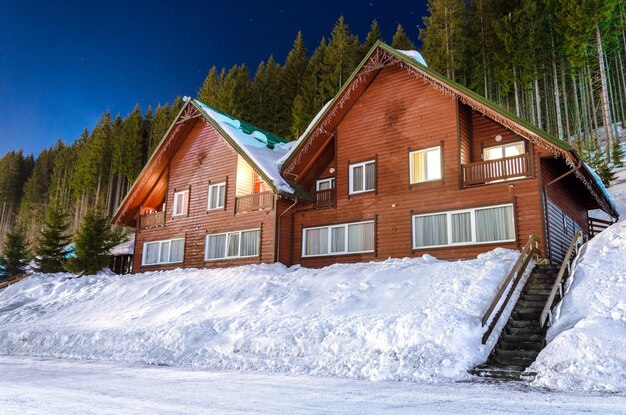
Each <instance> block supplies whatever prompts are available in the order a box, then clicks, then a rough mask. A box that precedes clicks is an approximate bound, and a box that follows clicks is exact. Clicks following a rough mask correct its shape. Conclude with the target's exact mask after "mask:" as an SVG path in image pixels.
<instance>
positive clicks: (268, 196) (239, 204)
mask: <svg viewBox="0 0 626 415" xmlns="http://www.w3.org/2000/svg"><path fill="white" fill-rule="evenodd" d="M273 203H274V193H272V192H261V193H252V194H250V195H245V196H239V197H237V199H236V200H235V213H243V212H253V211H255V210H262V209H269V208H271V207H272V205H273Z"/></svg>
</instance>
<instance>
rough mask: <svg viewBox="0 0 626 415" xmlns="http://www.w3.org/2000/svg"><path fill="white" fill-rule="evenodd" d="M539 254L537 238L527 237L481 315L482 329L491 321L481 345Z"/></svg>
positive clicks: (485, 341) (487, 337)
mask: <svg viewBox="0 0 626 415" xmlns="http://www.w3.org/2000/svg"><path fill="white" fill-rule="evenodd" d="M539 253H540V251H539V238H537V237H536V236H535V235H530V236H529V237H528V242H526V245H524V247H523V248H522V250H521V253H520V256H519V257H518V258H517V261H515V265H513V268H511V271H509V274H508V275H507V276H506V278H505V279H504V282H503V283H502V285H501V286H500V289H499V290H498V292H497V293H496V295H495V297H494V298H493V300H492V301H491V304H489V307H488V308H487V311H485V314H484V315H483V318H482V320H481V322H482V326H483V327H485V325H486V324H487V322H489V320H491V324H489V327H488V328H487V331H486V332H485V334H484V335H483V339H482V343H483V344H485V343H487V340H488V339H489V336H491V333H492V332H493V330H494V329H495V327H496V324H497V323H498V321H499V320H500V317H501V316H502V313H503V312H504V310H505V309H506V307H507V306H508V304H509V301H510V300H511V297H512V296H513V292H514V291H515V288H517V285H518V284H519V282H520V280H521V279H522V276H523V275H524V273H525V272H526V268H527V267H528V264H529V263H530V260H531V259H532V257H533V256H535V258H536V259H537V260H539ZM514 276H515V279H514V280H513V282H512V283H511V280H512V279H513V277H514ZM509 286H510V289H509V290H508V293H507V296H506V298H505V300H504V301H503V302H502V304H501V305H500V308H499V309H498V311H497V312H496V314H495V316H494V317H493V319H492V318H491V316H492V315H493V311H494V310H495V308H496V306H497V305H498V303H499V302H500V299H501V298H502V296H503V295H504V293H505V292H507V288H508V287H509Z"/></svg>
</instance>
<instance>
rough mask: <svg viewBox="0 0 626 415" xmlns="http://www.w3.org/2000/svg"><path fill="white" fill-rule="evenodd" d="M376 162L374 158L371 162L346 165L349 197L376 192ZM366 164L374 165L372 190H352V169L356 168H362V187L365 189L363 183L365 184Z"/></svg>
mask: <svg viewBox="0 0 626 415" xmlns="http://www.w3.org/2000/svg"><path fill="white" fill-rule="evenodd" d="M376 161H377V160H376V159H375V158H374V159H371V160H366V161H361V162H358V163H350V164H349V165H348V194H349V195H358V194H361V193H369V192H375V191H376V187H377V186H378V180H377V177H376V176H377V174H378V172H377V166H376V164H377V163H376ZM368 164H373V165H374V187H373V188H372V189H364V190H354V169H355V168H357V167H363V187H364V188H365V182H366V173H365V166H367V165H368Z"/></svg>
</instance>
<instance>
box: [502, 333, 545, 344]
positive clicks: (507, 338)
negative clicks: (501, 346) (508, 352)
mask: <svg viewBox="0 0 626 415" xmlns="http://www.w3.org/2000/svg"><path fill="white" fill-rule="evenodd" d="M500 340H501V341H504V342H507V343H522V342H534V343H541V344H544V343H545V340H544V339H543V336H542V335H541V334H530V333H524V334H507V333H502V336H500Z"/></svg>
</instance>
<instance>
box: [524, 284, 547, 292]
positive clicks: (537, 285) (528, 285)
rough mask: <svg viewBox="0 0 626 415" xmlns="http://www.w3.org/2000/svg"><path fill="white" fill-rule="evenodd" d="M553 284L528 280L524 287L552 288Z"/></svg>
mask: <svg viewBox="0 0 626 415" xmlns="http://www.w3.org/2000/svg"><path fill="white" fill-rule="evenodd" d="M553 285H554V284H552V283H550V284H548V283H543V282H528V283H526V287H525V288H526V289H529V290H548V291H550V290H552V286H553Z"/></svg>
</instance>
